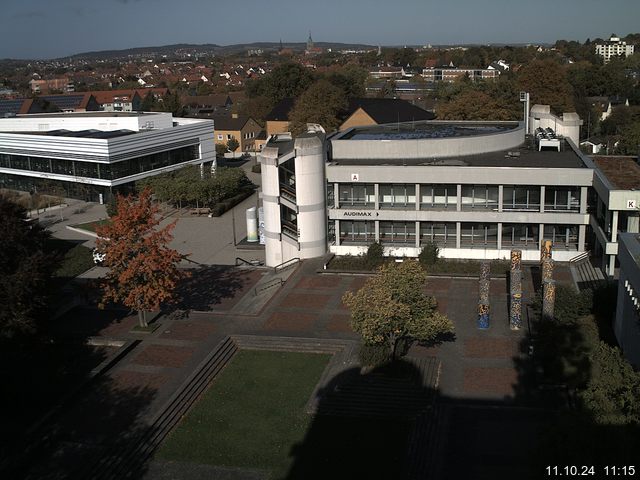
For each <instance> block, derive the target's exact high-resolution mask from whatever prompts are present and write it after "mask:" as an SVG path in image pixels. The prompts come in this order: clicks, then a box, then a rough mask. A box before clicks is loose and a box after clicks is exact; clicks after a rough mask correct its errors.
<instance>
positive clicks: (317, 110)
mask: <svg viewBox="0 0 640 480" xmlns="http://www.w3.org/2000/svg"><path fill="white" fill-rule="evenodd" d="M346 107H347V99H346V97H345V94H344V91H342V89H340V88H338V87H335V86H334V85H332V84H331V83H329V82H328V81H327V80H319V81H317V82H316V83H314V84H313V85H311V86H310V87H309V88H308V89H307V90H306V91H305V92H304V93H303V94H302V95H300V98H298V100H297V101H296V103H295V106H294V107H293V110H292V111H291V113H290V114H289V120H290V124H289V125H290V128H291V131H292V132H293V133H295V134H300V133H303V132H304V131H305V130H306V124H307V123H319V124H320V125H322V126H323V127H324V129H325V130H326V131H327V132H329V131H332V130H335V129H336V128H338V125H339V124H340V121H339V120H338V114H339V113H340V111H341V110H344V109H345V108H346Z"/></svg>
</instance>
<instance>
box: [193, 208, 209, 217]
mask: <svg viewBox="0 0 640 480" xmlns="http://www.w3.org/2000/svg"><path fill="white" fill-rule="evenodd" d="M209 213H211V209H210V208H192V209H191V215H208V214H209Z"/></svg>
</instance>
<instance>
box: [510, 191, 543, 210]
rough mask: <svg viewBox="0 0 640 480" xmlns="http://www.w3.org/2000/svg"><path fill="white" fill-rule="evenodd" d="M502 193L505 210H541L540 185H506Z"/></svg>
mask: <svg viewBox="0 0 640 480" xmlns="http://www.w3.org/2000/svg"><path fill="white" fill-rule="evenodd" d="M502 193H503V202H502V209H503V210H540V187H538V186H526V185H523V186H505V187H504V189H503V192H502Z"/></svg>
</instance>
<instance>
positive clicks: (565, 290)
mask: <svg viewBox="0 0 640 480" xmlns="http://www.w3.org/2000/svg"><path fill="white" fill-rule="evenodd" d="M592 308H593V292H592V291H591V290H582V291H580V292H577V291H576V290H575V289H574V288H573V287H570V286H567V285H557V287H556V301H555V309H554V316H555V318H556V320H557V321H558V322H560V323H574V322H575V321H576V320H578V319H579V318H580V317H584V316H585V315H588V314H589V313H591V309H592ZM533 309H534V311H535V312H536V313H537V314H541V312H542V292H538V293H536V297H535V299H534V301H533Z"/></svg>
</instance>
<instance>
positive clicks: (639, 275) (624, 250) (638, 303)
mask: <svg viewBox="0 0 640 480" xmlns="http://www.w3.org/2000/svg"><path fill="white" fill-rule="evenodd" d="M619 245H620V249H619V255H618V258H619V259H620V277H619V280H618V301H617V305H616V319H615V321H614V324H613V329H614V332H615V335H616V339H617V340H618V345H620V348H621V349H622V351H623V353H624V356H625V358H626V359H627V360H628V361H629V363H631V364H632V365H633V366H634V367H636V368H640V266H639V265H638V262H639V261H640V238H639V236H638V234H637V233H622V234H620V241H619Z"/></svg>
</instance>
